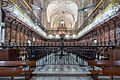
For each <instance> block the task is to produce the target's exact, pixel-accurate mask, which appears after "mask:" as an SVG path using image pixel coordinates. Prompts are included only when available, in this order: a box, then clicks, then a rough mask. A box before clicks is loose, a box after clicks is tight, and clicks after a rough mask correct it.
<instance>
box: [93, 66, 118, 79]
mask: <svg viewBox="0 0 120 80" xmlns="http://www.w3.org/2000/svg"><path fill="white" fill-rule="evenodd" d="M91 74H92V77H93V79H94V80H99V79H98V75H103V76H111V79H112V80H113V79H114V77H113V76H120V68H115V67H114V68H105V69H104V70H92V71H91Z"/></svg>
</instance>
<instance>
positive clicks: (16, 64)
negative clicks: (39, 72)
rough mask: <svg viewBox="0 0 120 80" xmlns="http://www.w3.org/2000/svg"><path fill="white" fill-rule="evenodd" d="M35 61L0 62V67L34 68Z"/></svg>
mask: <svg viewBox="0 0 120 80" xmlns="http://www.w3.org/2000/svg"><path fill="white" fill-rule="evenodd" d="M35 65H36V62H35V61H0V67H19V66H35Z"/></svg>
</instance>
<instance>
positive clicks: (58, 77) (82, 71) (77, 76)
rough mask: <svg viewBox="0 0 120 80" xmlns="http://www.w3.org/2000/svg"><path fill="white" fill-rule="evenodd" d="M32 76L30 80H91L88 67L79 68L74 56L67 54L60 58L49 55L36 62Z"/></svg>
mask: <svg viewBox="0 0 120 80" xmlns="http://www.w3.org/2000/svg"><path fill="white" fill-rule="evenodd" d="M43 63H44V64H43ZM33 74H34V77H33V78H32V79H31V80H92V78H91V77H90V76H89V74H90V72H89V70H88V67H81V66H80V63H78V61H76V56H75V55H74V54H67V53H64V56H62V57H61V58H60V56H59V55H57V54H50V55H47V56H46V57H44V58H42V59H40V60H38V61H37V68H36V69H35V71H34V72H33Z"/></svg>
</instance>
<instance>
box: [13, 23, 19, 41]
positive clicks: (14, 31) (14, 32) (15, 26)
mask: <svg viewBox="0 0 120 80" xmlns="http://www.w3.org/2000/svg"><path fill="white" fill-rule="evenodd" d="M18 24H19V23H18V22H17V21H13V22H12V27H11V42H12V43H15V41H16V34H17V31H16V28H17V25H18Z"/></svg>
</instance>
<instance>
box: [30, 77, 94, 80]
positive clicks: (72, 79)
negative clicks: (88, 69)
mask: <svg viewBox="0 0 120 80" xmlns="http://www.w3.org/2000/svg"><path fill="white" fill-rule="evenodd" d="M31 80H92V79H91V77H34V78H33V79H31Z"/></svg>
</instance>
